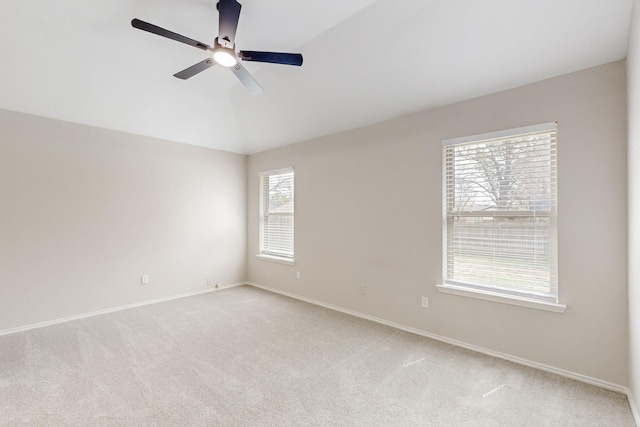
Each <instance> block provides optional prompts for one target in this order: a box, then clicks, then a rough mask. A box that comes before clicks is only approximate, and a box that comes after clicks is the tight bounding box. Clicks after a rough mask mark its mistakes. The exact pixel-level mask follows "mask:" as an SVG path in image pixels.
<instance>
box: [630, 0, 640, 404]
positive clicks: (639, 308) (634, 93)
mask: <svg viewBox="0 0 640 427" xmlns="http://www.w3.org/2000/svg"><path fill="white" fill-rule="evenodd" d="M627 78H628V102H629V148H628V149H629V332H630V333H629V383H630V388H631V394H632V399H635V400H634V401H633V402H632V407H634V408H640V400H638V399H640V1H638V0H636V1H635V2H634V8H633V18H632V21H631V33H630V36H629V54H628V58H627ZM639 415H640V414H639Z"/></svg>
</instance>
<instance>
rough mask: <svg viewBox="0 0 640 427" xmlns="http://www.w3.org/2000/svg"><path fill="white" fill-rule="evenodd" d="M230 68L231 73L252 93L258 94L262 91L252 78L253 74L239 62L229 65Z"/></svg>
mask: <svg viewBox="0 0 640 427" xmlns="http://www.w3.org/2000/svg"><path fill="white" fill-rule="evenodd" d="M230 70H231V71H233V74H235V75H236V77H237V78H238V79H239V80H240V81H241V82H242V84H243V85H244V86H245V87H246V88H247V89H248V90H249V92H251V93H252V94H253V95H260V94H261V93H262V92H264V90H263V89H262V87H261V86H260V84H259V83H258V82H257V81H256V79H254V78H253V76H252V75H251V74H249V72H248V71H247V69H246V68H244V67H243V66H242V64H240V63H239V62H238V63H237V64H236V65H234V66H233V67H230Z"/></svg>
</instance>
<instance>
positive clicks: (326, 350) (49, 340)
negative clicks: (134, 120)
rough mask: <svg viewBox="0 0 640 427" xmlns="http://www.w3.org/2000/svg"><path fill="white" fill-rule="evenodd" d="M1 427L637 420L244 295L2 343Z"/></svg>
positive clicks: (585, 392)
mask: <svg viewBox="0 0 640 427" xmlns="http://www.w3.org/2000/svg"><path fill="white" fill-rule="evenodd" d="M0 425H9V426H13V425H37V426H58V425H61V426H62V425H64V426H89V425H90V426H165V425H166V426H474V427H475V426H510V427H511V426H580V427H585V426H634V425H635V424H634V421H633V418H632V415H631V410H630V408H629V404H628V401H627V398H626V396H624V395H622V394H619V393H615V392H611V391H608V390H603V389H600V388H598V387H594V386H591V385H587V384H583V383H580V382H577V381H573V380H570V379H566V378H563V377H559V376H556V375H552V374H549V373H546V372H542V371H538V370H535V369H531V368H527V367H523V366H520V365H517V364H514V363H510V362H507V361H504V360H501V359H496V358H493V357H489V356H485V355H482V354H478V353H474V352H471V351H468V350H464V349H460V348H457V347H454V346H451V345H447V344H443V343H441V342H437V341H433V340H430V339H427V338H424V337H421V336H417V335H414V334H411V333H407V332H403V331H400V330H397V329H394V328H390V327H386V326H383V325H379V324H376V323H373V322H370V321H367V320H363V319H360V318H356V317H352V316H349V315H346V314H342V313H338V312H335V311H332V310H328V309H325V308H322V307H317V306H314V305H311V304H307V303H304V302H300V301H297V300H294V299H290V298H287V297H283V296H280V295H276V294H273V293H270V292H266V291H263V290H260V289H256V288H253V287H250V286H241V287H237V288H230V289H225V290H221V291H218V292H214V293H209V294H203V295H199V296H194V297H189V298H182V299H178V300H173V301H169V302H164V303H158V304H153V305H148V306H143V307H138V308H134V309H129V310H124V311H119V312H114V313H110V314H105V315H101V316H95V317H91V318H87V319H82V320H76V321H72V322H67V323H62V324H58V325H54V326H49V327H45V328H40V329H34V330H31V331H27V332H21V333H15V334H10V335H5V336H0Z"/></svg>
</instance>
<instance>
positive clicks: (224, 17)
mask: <svg viewBox="0 0 640 427" xmlns="http://www.w3.org/2000/svg"><path fill="white" fill-rule="evenodd" d="M217 7H218V13H219V15H220V17H219V25H218V37H216V39H215V41H214V43H213V46H209V45H208V44H205V43H202V42H199V41H197V40H193V39H190V38H189V37H185V36H183V35H180V34H178V33H174V32H173V31H169V30H165V29H164V28H161V27H158V26H157V25H153V24H150V23H148V22H145V21H141V20H139V19H133V20H132V21H131V25H132V26H133V27H134V28H138V29H139V30H143V31H148V32H150V33H153V34H157V35H159V36H162V37H166V38H168V39H171V40H175V41H178V42H181V43H185V44H188V45H191V46H193V47H197V48H198V49H202V50H205V51H207V50H208V51H211V52H213V58H207V59H205V60H204V61H201V62H198V63H197V64H195V65H192V66H191V67H189V68H186V69H184V70H182V71H180V72H178V73H176V74H174V77H177V78H179V79H183V80H186V79H188V78H190V77H193V76H195V75H196V74H198V73H200V72H202V71H204V70H206V69H207V68H209V67H213V66H214V65H216V64H220V65H222V66H223V67H226V68H229V69H230V70H231V71H232V72H233V74H235V75H236V77H237V78H238V79H239V80H240V81H241V82H242V84H243V85H245V87H246V88H247V89H248V90H249V92H251V93H252V94H254V95H258V94H260V93H262V92H263V89H262V87H260V85H259V84H258V82H257V81H256V79H254V78H253V76H252V75H251V74H249V72H248V71H247V69H246V68H244V67H243V66H242V64H240V62H238V59H241V60H243V61H255V62H270V63H272V64H284V65H296V66H301V65H302V55H301V54H299V53H282V52H259V51H255V50H240V51H238V52H236V50H235V37H236V30H237V28H238V20H239V19H240V8H242V5H241V4H240V3H238V2H237V1H236V0H220V1H219V2H218V5H217Z"/></svg>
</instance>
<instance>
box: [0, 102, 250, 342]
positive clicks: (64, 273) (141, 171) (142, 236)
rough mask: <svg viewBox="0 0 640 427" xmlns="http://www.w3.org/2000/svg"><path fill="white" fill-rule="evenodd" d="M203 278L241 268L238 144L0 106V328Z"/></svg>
mask: <svg viewBox="0 0 640 427" xmlns="http://www.w3.org/2000/svg"><path fill="white" fill-rule="evenodd" d="M142 274H148V275H149V278H150V283H149V284H148V285H141V284H140V276H141V275H142ZM207 278H210V279H212V280H213V281H214V283H215V282H221V283H222V284H230V283H236V282H240V281H244V280H246V156H242V155H238V154H231V153H225V152H220V151H214V150H210V149H205V148H200V147H194V146H188V145H183V144H176V143H171V142H167V141H161V140H156V139H152V138H146V137H140V136H135V135H129V134H124V133H120V132H114V131H109V130H104V129H97V128H91V127H86V126H80V125H76V124H70V123H65V122H61V121H56V120H50V119H44V118H39V117H35V116H29V115H25V114H20V113H15V112H9V111H5V110H0V331H3V330H7V329H11V328H15V327H22V326H25V325H30V324H33V323H37V322H42V321H49V320H53V319H58V318H63V317H67V316H72V315H79V314H83V313H87V312H92V311H95V310H102V309H108V308H112V307H116V306H120V305H126V304H131V303H135V302H140V301H146V300H151V299H155V298H161V297H165V296H171V295H178V294H181V293H187V292H191V291H195V290H199V289H204V288H206V279H207Z"/></svg>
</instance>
